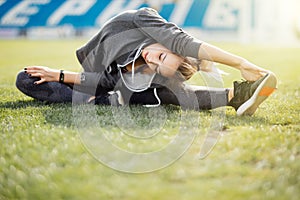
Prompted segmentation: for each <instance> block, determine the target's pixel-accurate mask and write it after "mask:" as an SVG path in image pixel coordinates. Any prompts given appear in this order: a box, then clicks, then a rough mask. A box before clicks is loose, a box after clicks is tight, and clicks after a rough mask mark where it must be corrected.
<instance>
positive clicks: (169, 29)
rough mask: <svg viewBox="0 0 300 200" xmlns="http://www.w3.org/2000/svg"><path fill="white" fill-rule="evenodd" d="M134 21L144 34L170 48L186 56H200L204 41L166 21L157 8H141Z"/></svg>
mask: <svg viewBox="0 0 300 200" xmlns="http://www.w3.org/2000/svg"><path fill="white" fill-rule="evenodd" d="M134 23H135V24H136V26H137V27H138V28H139V29H140V31H141V32H143V34H145V35H146V36H147V37H150V38H152V39H154V40H155V41H157V42H158V43H160V44H162V45H164V46H165V47H167V48H168V49H169V50H171V51H173V52H175V53H177V54H179V55H182V56H185V57H186V56H189V57H193V58H198V51H199V48H200V45H201V43H202V41H200V40H198V39H196V38H194V37H192V36H191V35H189V34H188V33H186V32H185V31H183V30H182V29H181V28H179V27H178V26H177V25H176V24H174V23H171V22H168V21H166V20H165V19H164V18H162V17H161V16H160V15H159V14H158V13H157V11H156V10H154V9H151V8H143V9H140V10H139V11H138V12H137V13H136V16H135V19H134Z"/></svg>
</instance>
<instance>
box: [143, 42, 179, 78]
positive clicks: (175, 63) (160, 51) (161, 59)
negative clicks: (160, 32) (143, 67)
mask: <svg viewBox="0 0 300 200" xmlns="http://www.w3.org/2000/svg"><path fill="white" fill-rule="evenodd" d="M142 57H143V58H144V60H145V62H146V64H147V65H148V66H149V68H150V69H151V70H153V71H155V72H156V73H158V74H160V75H162V76H165V77H173V76H174V74H175V73H176V71H177V69H178V67H179V65H180V64H181V63H182V61H183V58H182V57H180V56H178V55H176V54H174V53H172V52H171V51H170V50H168V49H167V48H166V47H164V46H163V45H161V44H158V43H156V44H152V45H149V46H147V47H146V48H145V49H144V50H143V52H142Z"/></svg>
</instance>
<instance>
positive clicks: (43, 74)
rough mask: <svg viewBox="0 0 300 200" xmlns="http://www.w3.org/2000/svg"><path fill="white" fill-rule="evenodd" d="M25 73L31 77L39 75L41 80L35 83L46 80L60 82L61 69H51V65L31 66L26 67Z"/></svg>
mask: <svg viewBox="0 0 300 200" xmlns="http://www.w3.org/2000/svg"><path fill="white" fill-rule="evenodd" d="M24 70H25V73H27V74H29V76H31V77H38V78H40V79H41V80H39V81H36V82H34V84H41V83H44V82H58V81H59V74H60V70H57V69H50V68H49V67H43V66H30V67H26V68H25V69H24Z"/></svg>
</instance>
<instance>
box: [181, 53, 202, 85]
mask: <svg viewBox="0 0 300 200" xmlns="http://www.w3.org/2000/svg"><path fill="white" fill-rule="evenodd" d="M200 64H201V61H200V60H198V59H196V58H191V57H185V58H184V59H183V62H182V63H181V65H179V67H178V69H177V71H178V72H179V73H178V75H179V78H181V79H182V80H183V81H186V80H189V79H190V78H191V77H192V76H193V75H194V74H195V73H196V72H197V71H199V70H200Z"/></svg>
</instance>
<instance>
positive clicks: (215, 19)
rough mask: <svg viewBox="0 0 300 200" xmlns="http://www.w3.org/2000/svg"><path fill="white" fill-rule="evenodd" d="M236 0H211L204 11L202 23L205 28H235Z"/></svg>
mask: <svg viewBox="0 0 300 200" xmlns="http://www.w3.org/2000/svg"><path fill="white" fill-rule="evenodd" d="M237 3H238V2H234V1H229V0H211V1H210V4H209V6H208V8H207V11H206V13H205V16H204V19H203V24H204V26H205V27H206V28H227V29H228V28H229V29H232V28H236V27H237V26H238V16H237V14H235V13H234V11H236V10H237V9H238V5H237Z"/></svg>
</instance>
